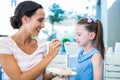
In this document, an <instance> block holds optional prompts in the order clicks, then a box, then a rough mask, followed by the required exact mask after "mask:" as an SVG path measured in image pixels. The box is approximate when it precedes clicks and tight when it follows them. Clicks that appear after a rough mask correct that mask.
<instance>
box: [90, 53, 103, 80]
mask: <svg viewBox="0 0 120 80" xmlns="http://www.w3.org/2000/svg"><path fill="white" fill-rule="evenodd" d="M91 61H92V64H93V75H94V77H93V78H94V80H102V74H103V73H102V69H103V68H102V56H101V54H99V53H98V54H94V55H93V56H92V59H91Z"/></svg>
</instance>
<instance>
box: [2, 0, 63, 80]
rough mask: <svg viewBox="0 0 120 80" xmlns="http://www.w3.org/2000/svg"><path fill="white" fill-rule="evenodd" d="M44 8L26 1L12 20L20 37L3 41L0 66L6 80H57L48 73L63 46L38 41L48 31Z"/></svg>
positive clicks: (55, 41) (18, 7) (6, 38)
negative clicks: (45, 29) (45, 24)
mask: <svg viewBox="0 0 120 80" xmlns="http://www.w3.org/2000/svg"><path fill="white" fill-rule="evenodd" d="M44 19H45V12H44V10H43V7H42V6H41V5H40V4H38V3H36V2H33V1H23V2H21V3H20V4H19V5H18V6H17V7H16V9H15V13H14V16H12V17H11V18H10V22H11V25H12V27H13V28H14V29H19V30H18V32H17V33H15V34H14V35H12V36H10V37H5V38H3V39H1V40H0V64H1V66H2V68H3V70H4V72H5V74H6V76H5V78H4V79H5V80H50V79H52V78H53V77H55V76H54V75H53V74H52V73H49V74H46V73H45V69H46V67H47V66H48V64H49V63H50V62H51V61H52V59H53V58H54V57H55V56H56V55H57V53H58V51H59V49H60V47H61V43H60V41H59V40H57V39H53V40H52V41H51V42H50V43H49V46H48V49H49V50H48V51H47V46H46V43H45V41H44V40H42V39H38V38H36V39H34V38H32V37H31V36H32V35H34V36H38V34H39V32H40V30H41V29H42V28H44Z"/></svg>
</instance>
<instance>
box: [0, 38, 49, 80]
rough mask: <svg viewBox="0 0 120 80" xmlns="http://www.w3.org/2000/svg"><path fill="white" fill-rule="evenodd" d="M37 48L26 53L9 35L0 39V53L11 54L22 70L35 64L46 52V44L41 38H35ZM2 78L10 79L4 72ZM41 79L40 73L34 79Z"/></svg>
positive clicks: (28, 68) (26, 69)
mask: <svg viewBox="0 0 120 80" xmlns="http://www.w3.org/2000/svg"><path fill="white" fill-rule="evenodd" d="M36 40H37V44H38V48H37V49H36V50H35V51H34V52H33V53H32V54H31V55H28V54H26V53H25V52H24V51H22V50H21V49H20V48H19V47H18V46H17V44H16V43H15V41H14V40H13V39H12V38H11V37H5V38H2V39H0V54H9V55H13V56H14V58H15V60H16V62H17V64H18V65H19V67H20V69H21V71H22V72H25V71H28V70H30V69H31V68H33V67H34V66H36V65H37V64H38V63H39V62H40V61H41V60H42V59H43V57H44V56H45V55H46V54H47V44H46V42H45V41H44V40H42V39H36ZM4 80H10V79H9V77H8V76H7V75H6V74H5V75H4ZM36 80H42V74H41V75H40V76H39V77H38V78H37V79H36Z"/></svg>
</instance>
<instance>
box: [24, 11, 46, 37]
mask: <svg viewBox="0 0 120 80" xmlns="http://www.w3.org/2000/svg"><path fill="white" fill-rule="evenodd" d="M44 19H45V12H44V10H43V9H38V10H37V11H36V12H35V14H33V15H32V16H31V17H28V20H27V24H26V25H27V26H26V28H27V31H28V32H29V33H30V34H31V35H35V36H38V34H39V32H40V30H41V29H42V28H44V26H45V25H44Z"/></svg>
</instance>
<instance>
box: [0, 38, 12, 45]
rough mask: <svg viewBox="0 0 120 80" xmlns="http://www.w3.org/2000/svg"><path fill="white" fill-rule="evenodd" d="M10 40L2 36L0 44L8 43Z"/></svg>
mask: <svg viewBox="0 0 120 80" xmlns="http://www.w3.org/2000/svg"><path fill="white" fill-rule="evenodd" d="M9 41H10V37H2V38H0V44H3V43H4V44H5V43H8V42H9Z"/></svg>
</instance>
